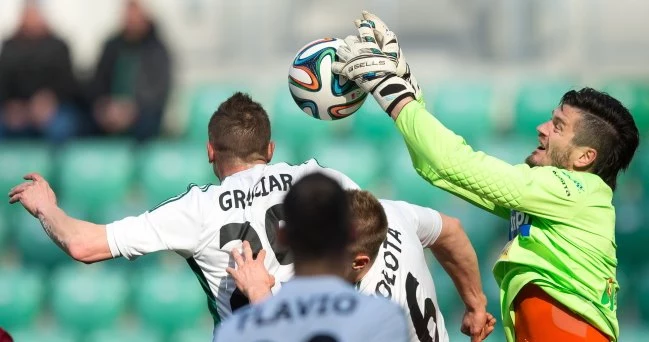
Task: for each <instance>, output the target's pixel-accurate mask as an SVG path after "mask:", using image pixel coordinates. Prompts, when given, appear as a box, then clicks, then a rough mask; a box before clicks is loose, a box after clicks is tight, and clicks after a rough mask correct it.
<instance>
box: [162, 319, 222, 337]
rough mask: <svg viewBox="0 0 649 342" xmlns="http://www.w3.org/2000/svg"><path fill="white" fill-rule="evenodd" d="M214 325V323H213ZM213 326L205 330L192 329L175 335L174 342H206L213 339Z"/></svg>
mask: <svg viewBox="0 0 649 342" xmlns="http://www.w3.org/2000/svg"><path fill="white" fill-rule="evenodd" d="M210 319H211V318H210ZM212 322H213V321H212ZM212 324H213V323H212ZM213 328H214V327H213V325H211V324H210V325H208V326H206V327H205V328H202V327H201V328H191V329H184V330H182V331H179V332H177V333H175V334H174V335H173V338H172V339H171V340H172V341H183V342H205V341H210V340H211V339H212V330H213Z"/></svg>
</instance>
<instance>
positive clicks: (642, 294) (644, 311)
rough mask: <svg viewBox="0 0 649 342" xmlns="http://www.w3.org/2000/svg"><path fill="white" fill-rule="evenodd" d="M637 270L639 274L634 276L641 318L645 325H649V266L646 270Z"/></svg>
mask: <svg viewBox="0 0 649 342" xmlns="http://www.w3.org/2000/svg"><path fill="white" fill-rule="evenodd" d="M645 266H646V265H645ZM636 272H637V273H638V274H637V275H636V276H635V277H634V280H635V285H636V290H637V291H636V296H637V299H638V302H637V305H638V308H639V310H640V319H641V320H642V322H643V325H644V326H647V327H649V268H646V267H645V269H644V270H642V271H636Z"/></svg>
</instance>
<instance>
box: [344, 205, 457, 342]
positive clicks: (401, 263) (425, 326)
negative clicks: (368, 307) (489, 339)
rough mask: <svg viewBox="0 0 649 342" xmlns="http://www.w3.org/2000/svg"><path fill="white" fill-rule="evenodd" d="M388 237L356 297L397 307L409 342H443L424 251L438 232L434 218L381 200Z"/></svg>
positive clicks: (415, 208)
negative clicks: (375, 298) (405, 322)
mask: <svg viewBox="0 0 649 342" xmlns="http://www.w3.org/2000/svg"><path fill="white" fill-rule="evenodd" d="M380 202H381V205H382V206H383V209H384V210H385V213H386V216H387V218H388V233H387V236H386V239H385V241H384V242H383V244H382V245H381V247H380V249H379V252H378V254H377V256H376V260H375V261H374V263H373V264H372V266H371V268H370V270H369V271H368V273H367V274H366V275H365V276H364V277H363V279H361V281H360V282H359V283H357V284H356V286H357V288H358V289H359V291H361V292H363V293H366V294H376V295H377V296H382V297H386V298H390V299H391V300H392V301H395V302H397V303H398V304H399V305H400V306H401V307H402V308H403V309H404V310H405V311H406V317H407V319H408V322H409V323H408V326H409V332H410V341H411V342H419V341H421V342H425V341H426V342H448V340H449V338H448V332H447V331H446V326H445V324H444V318H443V317H442V313H441V312H440V310H439V305H438V304H437V294H436V293H435V284H434V282H433V277H432V276H431V274H430V270H429V269H428V265H427V264H426V259H425V257H424V250H423V248H425V247H428V246H430V245H431V244H432V243H433V242H434V241H435V240H436V239H437V237H438V236H439V234H440V232H441V230H442V218H441V216H440V215H439V213H438V212H436V211H434V210H432V209H429V208H423V207H420V206H417V205H413V204H410V203H406V202H401V201H389V200H381V201H380Z"/></svg>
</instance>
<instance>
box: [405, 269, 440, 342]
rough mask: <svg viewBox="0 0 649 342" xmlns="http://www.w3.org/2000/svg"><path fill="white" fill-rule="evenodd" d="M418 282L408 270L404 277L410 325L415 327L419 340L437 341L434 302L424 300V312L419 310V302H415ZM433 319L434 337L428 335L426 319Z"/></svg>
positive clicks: (426, 341)
mask: <svg viewBox="0 0 649 342" xmlns="http://www.w3.org/2000/svg"><path fill="white" fill-rule="evenodd" d="M418 286H419V282H418V281H417V279H416V278H415V277H414V276H413V275H412V273H410V272H408V276H407V277H406V301H407V302H408V309H409V311H410V319H411V320H412V325H413V326H414V327H415V332H416V333H417V338H419V341H421V342H433V341H439V332H438V330H437V315H435V304H433V300H432V299H430V298H426V299H425V300H424V312H423V313H422V312H421V309H420V308H419V303H418V302H417V287H418ZM431 318H432V319H433V322H434V323H435V338H432V337H431V336H430V333H429V332H428V321H430V319H431Z"/></svg>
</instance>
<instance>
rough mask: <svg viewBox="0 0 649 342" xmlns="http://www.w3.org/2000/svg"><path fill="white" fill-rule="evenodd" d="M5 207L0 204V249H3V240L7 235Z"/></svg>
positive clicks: (7, 224) (7, 226) (7, 225)
mask: <svg viewBox="0 0 649 342" xmlns="http://www.w3.org/2000/svg"><path fill="white" fill-rule="evenodd" d="M6 212H7V209H5V208H4V207H3V206H0V250H4V245H5V241H7V236H8V235H9V223H8V222H7V221H8V220H7V213H6Z"/></svg>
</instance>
